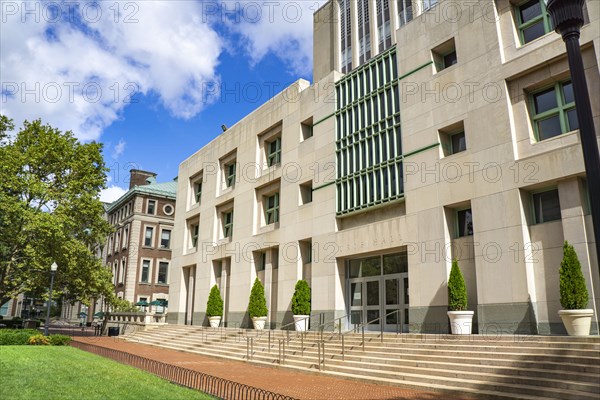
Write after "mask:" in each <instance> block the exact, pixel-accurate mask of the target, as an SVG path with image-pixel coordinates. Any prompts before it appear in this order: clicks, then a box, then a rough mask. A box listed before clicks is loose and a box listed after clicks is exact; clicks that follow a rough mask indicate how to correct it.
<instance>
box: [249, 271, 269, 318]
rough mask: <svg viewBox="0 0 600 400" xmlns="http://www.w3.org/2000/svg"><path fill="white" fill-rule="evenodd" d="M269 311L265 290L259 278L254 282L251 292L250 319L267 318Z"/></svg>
mask: <svg viewBox="0 0 600 400" xmlns="http://www.w3.org/2000/svg"><path fill="white" fill-rule="evenodd" d="M268 312H269V310H268V309H267V300H266V299H265V288H264V287H263V285H262V283H261V282H260V280H259V279H258V278H256V279H255V280H254V285H252V291H251V292H250V301H249V304H248V313H249V314H250V318H254V317H266V316H267V314H268Z"/></svg>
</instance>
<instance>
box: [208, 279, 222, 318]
mask: <svg viewBox="0 0 600 400" xmlns="http://www.w3.org/2000/svg"><path fill="white" fill-rule="evenodd" d="M206 316H207V317H222V316H223V299H222V298H221V291H220V290H219V288H218V287H217V285H215V286H213V287H212V289H210V294H209V295H208V301H207V302H206Z"/></svg>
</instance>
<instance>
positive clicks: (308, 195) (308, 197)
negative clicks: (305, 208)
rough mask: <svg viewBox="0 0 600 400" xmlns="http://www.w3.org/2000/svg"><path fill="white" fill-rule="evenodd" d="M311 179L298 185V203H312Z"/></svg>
mask: <svg viewBox="0 0 600 400" xmlns="http://www.w3.org/2000/svg"><path fill="white" fill-rule="evenodd" d="M312 192H313V188H312V181H310V182H306V183H303V184H301V185H300V205H304V204H308V203H312Z"/></svg>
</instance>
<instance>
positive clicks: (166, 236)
mask: <svg viewBox="0 0 600 400" xmlns="http://www.w3.org/2000/svg"><path fill="white" fill-rule="evenodd" d="M160 247H161V248H162V249H168V248H170V247H171V231H170V230H168V229H163V231H162V232H161V234H160Z"/></svg>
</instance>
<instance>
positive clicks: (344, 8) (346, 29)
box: [338, 0, 352, 74]
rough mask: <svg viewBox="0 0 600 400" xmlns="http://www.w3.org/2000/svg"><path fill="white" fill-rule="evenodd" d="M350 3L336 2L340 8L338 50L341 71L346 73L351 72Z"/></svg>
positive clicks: (346, 1)
mask: <svg viewBox="0 0 600 400" xmlns="http://www.w3.org/2000/svg"><path fill="white" fill-rule="evenodd" d="M350 1H352V0H338V4H339V7H340V39H341V43H340V50H341V57H340V59H341V66H340V68H341V70H342V72H343V73H345V74H346V73H348V72H350V71H351V70H352V18H351V16H350Z"/></svg>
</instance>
